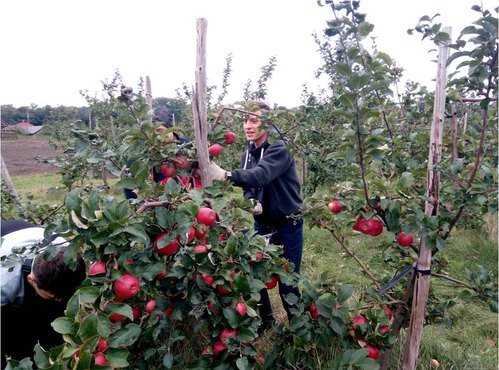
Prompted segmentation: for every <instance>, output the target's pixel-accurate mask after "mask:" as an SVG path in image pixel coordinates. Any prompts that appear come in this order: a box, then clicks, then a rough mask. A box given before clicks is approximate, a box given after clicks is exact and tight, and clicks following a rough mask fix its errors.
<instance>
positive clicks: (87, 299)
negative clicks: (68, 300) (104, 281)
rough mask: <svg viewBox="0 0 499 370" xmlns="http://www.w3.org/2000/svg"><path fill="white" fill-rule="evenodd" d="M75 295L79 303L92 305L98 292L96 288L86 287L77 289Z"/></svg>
mask: <svg viewBox="0 0 499 370" xmlns="http://www.w3.org/2000/svg"><path fill="white" fill-rule="evenodd" d="M77 294H78V299H79V301H80V303H94V302H95V300H96V299H97V298H98V297H99V295H100V292H99V289H97V288H96V287H93V286H86V287H82V288H80V289H78V291H77Z"/></svg>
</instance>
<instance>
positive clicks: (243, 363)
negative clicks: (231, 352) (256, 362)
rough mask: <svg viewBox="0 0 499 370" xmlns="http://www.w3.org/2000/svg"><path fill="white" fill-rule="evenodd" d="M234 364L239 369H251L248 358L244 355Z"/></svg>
mask: <svg viewBox="0 0 499 370" xmlns="http://www.w3.org/2000/svg"><path fill="white" fill-rule="evenodd" d="M236 366H237V368H238V369H240V370H250V369H253V366H250V365H249V363H248V359H247V358H246V357H240V358H238V359H237V361H236Z"/></svg>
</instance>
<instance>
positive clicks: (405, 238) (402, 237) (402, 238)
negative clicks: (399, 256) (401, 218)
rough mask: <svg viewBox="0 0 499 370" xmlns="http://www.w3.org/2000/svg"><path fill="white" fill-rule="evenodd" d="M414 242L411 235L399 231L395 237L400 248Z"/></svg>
mask: <svg viewBox="0 0 499 370" xmlns="http://www.w3.org/2000/svg"><path fill="white" fill-rule="evenodd" d="M413 242H414V235H412V233H405V232H403V231H401V232H400V233H399V234H398V235H397V243H399V245H400V246H402V247H408V246H410V245H411V244H412V243H413Z"/></svg>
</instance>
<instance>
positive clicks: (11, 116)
mask: <svg viewBox="0 0 499 370" xmlns="http://www.w3.org/2000/svg"><path fill="white" fill-rule="evenodd" d="M97 104H99V103H97ZM159 105H165V106H167V107H169V108H170V109H171V110H172V111H173V112H174V113H175V120H176V121H177V122H181V121H182V120H183V118H185V117H184V116H185V109H186V103H185V101H183V100H181V99H170V98H164V97H160V98H155V99H153V107H156V106H159ZM95 108H97V107H91V106H87V107H66V106H58V107H51V106H50V105H46V106H44V107H39V106H37V105H36V104H31V105H30V106H23V107H19V108H16V107H14V106H13V105H12V104H6V105H2V106H1V117H2V121H3V122H5V123H7V124H9V125H16V124H18V123H19V122H29V123H31V124H32V125H35V126H41V125H46V124H48V125H50V124H53V123H55V122H69V123H75V122H78V123H80V124H84V125H85V126H89V122H90V120H93V117H92V115H93V114H92V111H93V109H95Z"/></svg>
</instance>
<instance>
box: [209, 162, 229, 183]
mask: <svg viewBox="0 0 499 370" xmlns="http://www.w3.org/2000/svg"><path fill="white" fill-rule="evenodd" d="M210 172H211V177H212V179H213V180H217V181H222V180H225V170H224V169H222V168H220V166H219V165H218V164H216V163H215V162H210Z"/></svg>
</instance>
